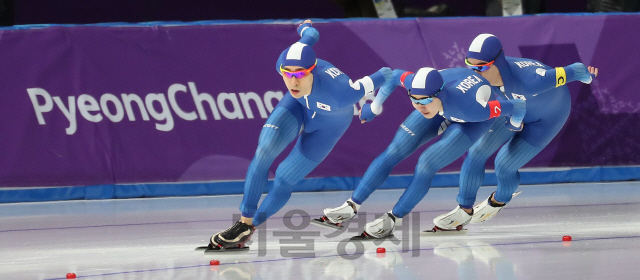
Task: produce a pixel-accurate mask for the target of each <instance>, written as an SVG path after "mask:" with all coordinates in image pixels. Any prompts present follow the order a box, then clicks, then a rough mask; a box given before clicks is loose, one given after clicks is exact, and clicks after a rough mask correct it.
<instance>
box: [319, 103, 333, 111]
mask: <svg viewBox="0 0 640 280" xmlns="http://www.w3.org/2000/svg"><path fill="white" fill-rule="evenodd" d="M316 105H317V106H318V108H319V109H320V110H325V111H331V106H329V105H327V104H324V103H320V102H316Z"/></svg>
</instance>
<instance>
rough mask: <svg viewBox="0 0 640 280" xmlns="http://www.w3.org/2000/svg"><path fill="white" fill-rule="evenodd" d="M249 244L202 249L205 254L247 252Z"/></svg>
mask: <svg viewBox="0 0 640 280" xmlns="http://www.w3.org/2000/svg"><path fill="white" fill-rule="evenodd" d="M248 251H249V246H244V247H234V248H226V249H225V248H213V249H212V248H208V247H207V249H205V250H204V253H205V254H227V253H233V252H248Z"/></svg>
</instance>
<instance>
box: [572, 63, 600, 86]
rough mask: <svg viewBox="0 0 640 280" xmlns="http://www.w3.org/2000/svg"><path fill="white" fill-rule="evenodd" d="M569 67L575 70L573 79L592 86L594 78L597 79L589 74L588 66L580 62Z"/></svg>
mask: <svg viewBox="0 0 640 280" xmlns="http://www.w3.org/2000/svg"><path fill="white" fill-rule="evenodd" d="M567 67H568V68H570V69H571V70H573V78H574V79H575V80H578V81H581V82H583V83H585V84H590V83H591V81H593V78H594V77H595V76H594V75H592V74H591V73H590V72H589V69H588V68H587V66H585V65H584V64H582V63H580V62H576V63H574V64H571V65H569V66H567Z"/></svg>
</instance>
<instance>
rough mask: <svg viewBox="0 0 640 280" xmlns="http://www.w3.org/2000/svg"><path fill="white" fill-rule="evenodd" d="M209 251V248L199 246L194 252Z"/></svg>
mask: <svg viewBox="0 0 640 280" xmlns="http://www.w3.org/2000/svg"><path fill="white" fill-rule="evenodd" d="M207 249H209V246H199V247H196V248H195V249H194V251H204V250H207Z"/></svg>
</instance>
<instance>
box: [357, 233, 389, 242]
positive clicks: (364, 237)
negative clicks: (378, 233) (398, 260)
mask: <svg viewBox="0 0 640 280" xmlns="http://www.w3.org/2000/svg"><path fill="white" fill-rule="evenodd" d="M349 240H353V241H355V240H358V241H375V240H393V241H400V240H399V239H397V238H396V237H395V236H394V235H393V234H391V235H387V236H385V237H381V238H377V237H371V236H363V235H362V234H361V235H356V236H354V237H351V238H350V239H349Z"/></svg>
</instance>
